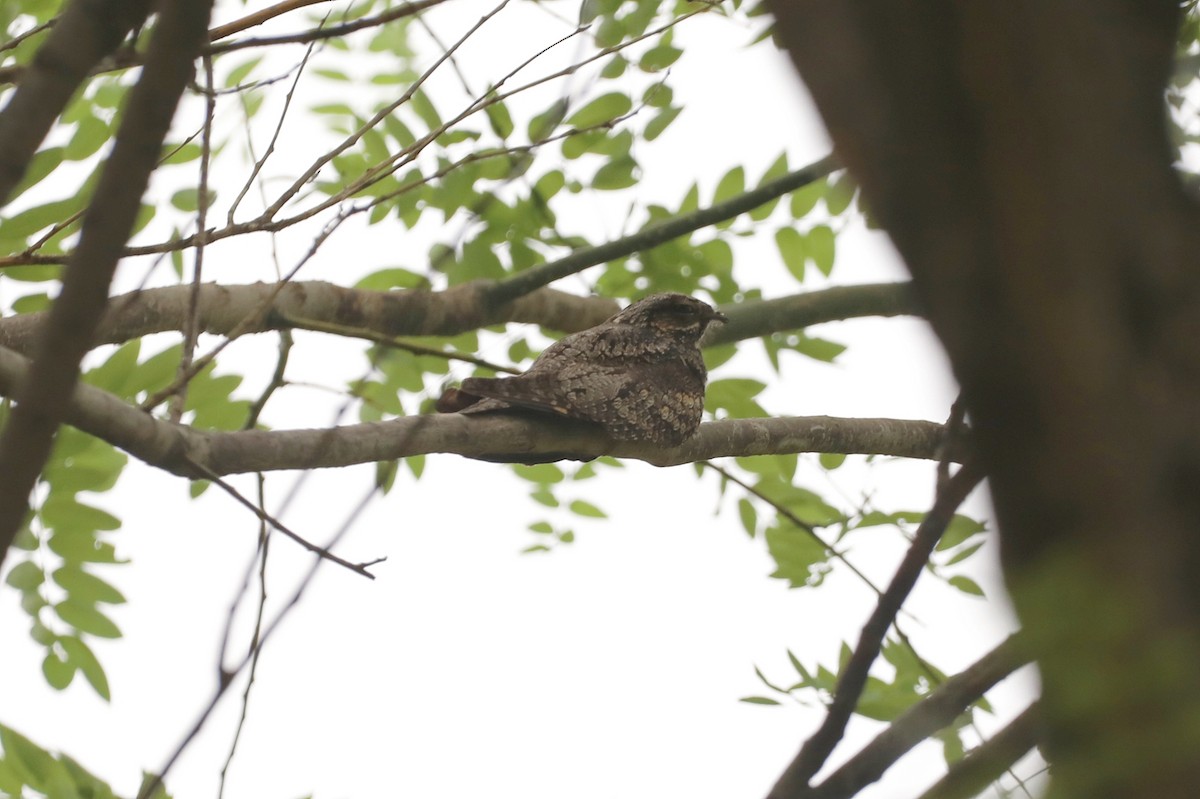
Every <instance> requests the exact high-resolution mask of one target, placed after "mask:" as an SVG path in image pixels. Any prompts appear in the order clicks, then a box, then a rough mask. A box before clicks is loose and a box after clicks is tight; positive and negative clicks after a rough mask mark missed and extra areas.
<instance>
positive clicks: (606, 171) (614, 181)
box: [592, 155, 637, 191]
mask: <svg viewBox="0 0 1200 799" xmlns="http://www.w3.org/2000/svg"><path fill="white" fill-rule="evenodd" d="M636 168H637V162H636V161H634V160H633V157H632V156H628V155H623V156H621V157H619V158H615V159H613V160H612V161H609V162H608V163H607V164H605V165H604V166H602V167H600V168H599V169H598V170H596V175H595V177H593V178H592V188H593V189H600V190H602V191H610V190H613V189H627V188H629V187H630V186H634V185H636V184H637V178H636V177H635V176H634V174H633V171H634V169H636Z"/></svg>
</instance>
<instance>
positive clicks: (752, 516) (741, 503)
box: [738, 497, 758, 538]
mask: <svg viewBox="0 0 1200 799" xmlns="http://www.w3.org/2000/svg"><path fill="white" fill-rule="evenodd" d="M738 518H739V519H741V522H742V528H743V529H744V530H745V531H746V534H747V535H749V536H750V537H751V538H754V535H755V533H756V532H757V531H758V512H757V511H756V510H755V509H754V503H753V502H751V501H750V500H748V499H746V498H745V497H742V498H741V499H739V500H738Z"/></svg>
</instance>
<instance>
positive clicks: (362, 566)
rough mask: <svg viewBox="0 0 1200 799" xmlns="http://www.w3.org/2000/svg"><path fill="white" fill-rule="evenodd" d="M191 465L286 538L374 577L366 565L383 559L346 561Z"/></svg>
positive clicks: (193, 464)
mask: <svg viewBox="0 0 1200 799" xmlns="http://www.w3.org/2000/svg"><path fill="white" fill-rule="evenodd" d="M191 466H192V467H193V468H194V469H195V470H196V472H197V474H199V476H200V477H202V478H203V479H205V480H211V481H212V482H213V483H214V484H216V485H217V486H218V487H220V489H221V490H222V491H224V492H225V493H226V494H228V495H229V496H231V497H233V498H234V500H235V501H236V502H237V503H238V504H239V505H241V506H242V507H244V508H247V509H248V510H250V511H251V512H252V513H254V515H255V516H257V517H258V518H259V519H261V520H262V521H263V522H265V523H267V524H269V525H271V527H273V528H275V529H276V530H278V531H279V532H281V533H283V534H284V535H286V536H287V537H288V538H290V539H292V540H293V541H295V542H296V543H297V544H299V545H300V546H302V547H304V548H305V549H307V550H308V551H309V552H311V553H313V554H314V555H316V556H318V557H321V558H324V559H325V560H327V561H329V562H331V563H336V564H337V565H339V566H341V567H343V568H346V569H349V570H350V571H352V572H354V573H355V574H361V575H362V576H363V577H366V578H367V579H369V580H374V579H375V575H373V574H371V573H370V572H369V571H367V567H368V566H371V565H374V564H376V563H379V562H381V561H382V560H384V559H383V558H378V559H376V560H372V561H370V562H368V563H351V562H350V561H348V560H346V559H344V558H340V557H338V556H337V555H335V554H333V553H332V552H330V551H329V550H328V549H326V548H325V547H322V546H319V545H317V544H314V543H312V542H311V541H309V540H308V539H307V538H305V537H304V536H302V535H300V534H299V533H297V532H296V531H294V530H292V529H291V528H290V527H288V526H287V525H285V524H284V523H283V522H281V521H279V520H278V519H276V518H275V517H274V516H272V515H271V514H269V513H267V512H266V511H265V510H263V509H262V508H260V507H258V506H257V505H255V504H254V503H253V502H251V501H250V500H248V499H246V498H245V497H243V496H242V495H241V492H239V491H238V490H237V489H236V488H234V487H233V486H231V485H230V484H229V483H227V482H226V481H224V480H222V479H221V477H220V475H218V474H216V473H214V472H213V471H211V470H210V469H208V468H206V467H205V466H204V465H203V464H200V463H196V462H195V461H192V462H191Z"/></svg>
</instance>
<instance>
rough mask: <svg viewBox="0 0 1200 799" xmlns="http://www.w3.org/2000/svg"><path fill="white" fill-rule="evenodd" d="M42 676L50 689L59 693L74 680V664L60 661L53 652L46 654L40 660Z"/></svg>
mask: <svg viewBox="0 0 1200 799" xmlns="http://www.w3.org/2000/svg"><path fill="white" fill-rule="evenodd" d="M42 674H43V675H45V677H46V682H47V683H48V684H49V685H50V687H51V688H53V689H54V690H56V691H61V690H63V689H64V688H66V687H67V686H68V685H70V684H71V680H73V679H74V678H75V664H74V663H71V662H70V661H69V660H62V659H61V658H59V656H58V655H56V654H55V653H54V652H47V653H46V657H45V658H43V659H42Z"/></svg>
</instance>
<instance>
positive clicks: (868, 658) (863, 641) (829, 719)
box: [769, 462, 983, 799]
mask: <svg viewBox="0 0 1200 799" xmlns="http://www.w3.org/2000/svg"><path fill="white" fill-rule="evenodd" d="M982 479H983V473H982V471H980V469H979V468H978V467H977V466H976V465H973V464H972V463H970V462H968V464H967V465H966V466H964V467H963V468H962V469H960V470H959V471H958V473H957V474H955V475H954V477H952V478H950V480H949V482H947V483H946V485H945V487H944V488H943V489H942V490H940V491H939V492H938V496H937V499H936V500H935V501H934V504H933V507H932V508H931V509H930V511H929V514H928V515H927V516H926V517H925V520H924V521H923V522H921V526H920V527H918V528H917V533H916V535H915V536H914V537H913V542H912V546H910V547H909V550H908V552H907V553H906V554H905V556H904V560H903V561H901V563H900V567H899V568H898V569H896V574H895V575H894V576H893V577H892V582H891V583H890V584H889V585H888V587H887V590H885V591H884V592H883V594H882V595H881V596H880V597H879V602H878V603H877V604H876V606H875V610H874V612H873V613H872V614H871V617H870V618H869V619H868V620H867V623H866V625H864V626H863V629H862V633H861V634H860V635H859V639H858V645H857V646H856V647H855V648H854V654H852V655H851V656H850V660H849V661H848V662H847V663H846V666H845V668H843V669H842V674H841V677H840V678H839V680H838V687H837V693H836V694H835V695H834V698H833V702H832V703H830V705H829V708H828V710H827V712H826V715H825V720H824V721H823V722H822V723H821V726H820V727H819V728H818V729H817V731H816V732H815V733H813V735H812V737H811V738H809V739H808V740H807V741H805V742H804V745H803V746H802V747H801V748H800V752H799V754H797V755H796V758H795V760H793V761H792V762H791V763H790V764H789V765H788V767H787V769H786V770H784V772H783V775H782V776H781V777H780V778H779V781H778V782H777V783H775V787H774V788H772V789H771V793H770V795H769V799H791V797H797V796H803V795H804V794H805V793H806V792H807V791H808V783H809V780H811V779H812V777H813V775H814V774H816V773H817V772H818V771H820V769H821V766H823V765H824V764H825V761H826V760H827V759H828V758H829V755H830V753H831V752H833V748H834V747H835V746H837V742H838V741H840V740H841V739H842V735H843V734H844V733H845V731H846V724H847V723H849V721H850V716H851V715H852V714H853V713H854V708H855V707H856V706H857V705H858V699H859V697H860V696H862V692H863V688H864V687H865V686H866V684H867V673H868V672H869V671H870V669H871V664H872V663H874V662H875V659H876V658H877V657H879V651H880V648H881V647H882V645H883V638H884V636H885V635H886V634H887V631H888V629H889V628H890V627H891V626H892V622H893V621H895V618H896V614H897V613H899V612H900V608H901V606H902V605H903V604H904V600H905V599H906V598H907V597H908V595H909V593H911V592H912V589H913V586H915V585H916V583H917V578H918V577H920V576H921V570H922V569H924V568H925V564H926V562H927V561H928V560H929V555H930V554H931V553H932V552H933V548H934V546H936V545H937V542H938V541H939V540H940V539H941V537H942V533H944V532H945V531H946V526H947V525H949V524H950V520H951V519H953V518H954V512H955V511H956V510H957V509H958V506H959V505H961V504H962V503H963V501H964V500H965V499H966V498H967V495H968V494H970V493H971V491H972V490H973V489H974V488H975V486H977V485H979V482H980V480H982Z"/></svg>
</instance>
